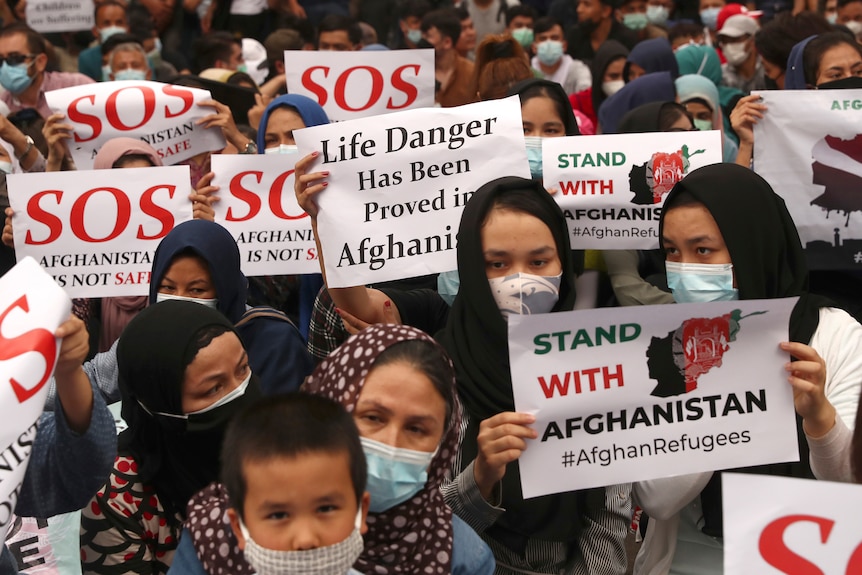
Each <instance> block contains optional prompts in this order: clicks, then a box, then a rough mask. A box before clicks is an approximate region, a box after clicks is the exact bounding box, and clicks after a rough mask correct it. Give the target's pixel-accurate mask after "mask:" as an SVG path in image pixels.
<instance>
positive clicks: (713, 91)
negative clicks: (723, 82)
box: [674, 74, 748, 168]
mask: <svg viewBox="0 0 862 575" xmlns="http://www.w3.org/2000/svg"><path fill="white" fill-rule="evenodd" d="M674 86H675V87H676V95H677V98H678V99H679V101H680V103H682V104H683V105H684V106H685V109H686V111H688V113H689V114H691V116H692V119H693V121H694V126H695V128H696V129H698V130H719V131H720V132H721V141H722V144H721V157H722V161H724V162H735V161H736V159H737V155H738V154H739V148H738V147H737V145H736V143H735V142H734V141H733V140H731V139H730V138H728V137H727V136H726V135H725V134H724V119H723V118H722V112H721V105H720V104H719V101H718V89H717V88H716V87H715V84H713V83H712V82H710V81H709V79H708V78H705V77H704V76H700V75H698V74H686V75H685V76H680V77H679V78H677V79H676V81H675V82H674ZM743 161H745V160H743ZM745 167H746V168H747V167H748V165H745Z"/></svg>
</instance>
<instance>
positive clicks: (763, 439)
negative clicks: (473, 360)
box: [509, 298, 798, 498]
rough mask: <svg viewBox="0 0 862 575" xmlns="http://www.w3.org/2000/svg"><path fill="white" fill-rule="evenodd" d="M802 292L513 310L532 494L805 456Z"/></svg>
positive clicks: (512, 341)
mask: <svg viewBox="0 0 862 575" xmlns="http://www.w3.org/2000/svg"><path fill="white" fill-rule="evenodd" d="M795 303H796V299H795V298H788V299H773V300H748V301H731V302H715V303H709V304H676V305H662V306H643V307H628V308H614V309H601V310H598V309H597V310H586V311H576V312H561V313H552V314H541V315H522V316H511V317H510V318H509V357H510V363H511V369H512V387H513V391H514V397H515V408H516V410H517V411H518V412H523V413H531V414H534V415H535V417H536V422H535V424H533V428H534V429H535V430H536V432H537V434H538V438H537V439H534V440H530V441H528V442H527V449H526V451H524V453H523V454H522V455H521V458H520V469H521V481H522V489H523V492H524V497H527V498H529V497H538V496H541V495H549V494H552V493H562V492H566V491H573V490H576V489H585V488H589V487H598V486H601V485H611V484H614V483H626V482H630V481H639V480H646V479H655V478H658V477H666V476H671V475H681V474H685V473H697V472H701V471H711V470H716V469H728V468H735V467H745V466H750V465H760V464H766V463H777V462H784V461H797V460H798V448H797V444H796V414H795V412H794V407H793V393H792V389H791V387H790V384H789V383H788V382H787V376H786V371H785V370H784V365H785V363H787V361H788V356H787V354H785V353H783V352H781V350H780V349H779V347H778V344H779V343H780V342H782V341H787V326H788V322H789V318H790V311H791V310H792V309H793V306H794V304H795Z"/></svg>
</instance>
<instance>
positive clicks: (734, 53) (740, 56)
mask: <svg viewBox="0 0 862 575" xmlns="http://www.w3.org/2000/svg"><path fill="white" fill-rule="evenodd" d="M747 43H748V42H736V43H734V44H725V45H724V46H722V47H721V51H722V53H723V54H724V57H725V58H726V59H727V63H728V64H730V65H731V66H739V65H740V64H742V63H743V62H745V60H746V59H747V58H748V49H747V48H746V46H745V45H746V44H747Z"/></svg>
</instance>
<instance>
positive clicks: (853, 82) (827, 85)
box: [817, 76, 862, 90]
mask: <svg viewBox="0 0 862 575" xmlns="http://www.w3.org/2000/svg"><path fill="white" fill-rule="evenodd" d="M856 88H862V77H859V76H850V77H849V78H842V79H840V80H834V81H832V82H823V83H822V84H817V89H818V90H854V89H856Z"/></svg>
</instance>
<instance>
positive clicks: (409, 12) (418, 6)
mask: <svg viewBox="0 0 862 575" xmlns="http://www.w3.org/2000/svg"><path fill="white" fill-rule="evenodd" d="M430 11H431V5H430V4H429V3H428V2H426V1H425V0H407V1H406V2H402V4H401V8H400V9H399V10H398V18H399V19H400V20H405V19H407V18H410V17H411V16H412V17H414V18H419V19H420V20H421V19H422V18H424V17H425V14H427V13H428V12H430Z"/></svg>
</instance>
